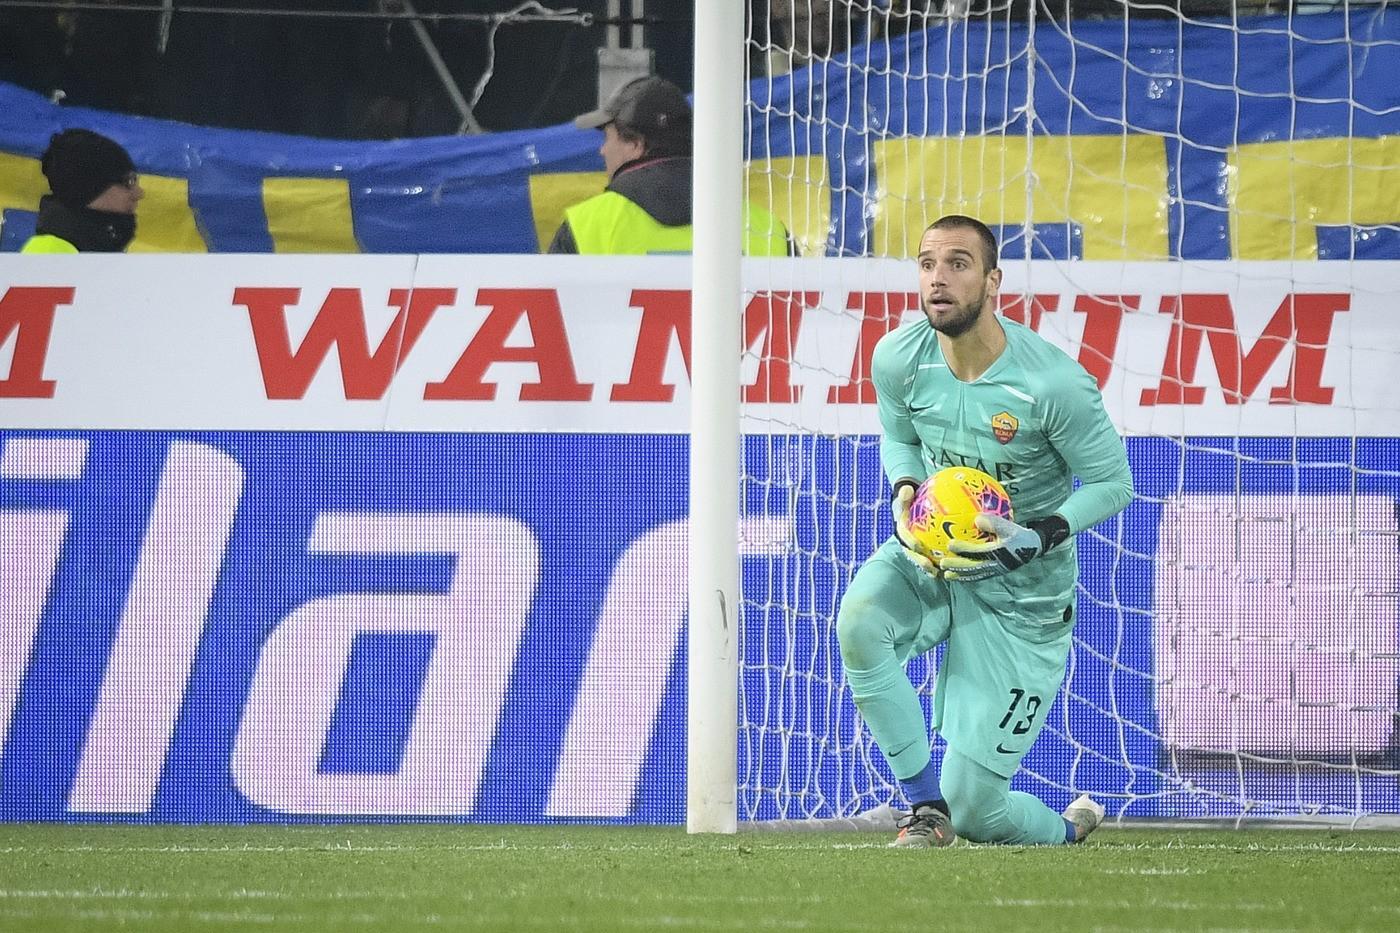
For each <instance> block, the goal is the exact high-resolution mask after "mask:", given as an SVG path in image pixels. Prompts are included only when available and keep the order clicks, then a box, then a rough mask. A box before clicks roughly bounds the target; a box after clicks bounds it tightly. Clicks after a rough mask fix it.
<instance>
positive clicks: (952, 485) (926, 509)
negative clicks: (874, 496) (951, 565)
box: [909, 466, 1011, 563]
mask: <svg viewBox="0 0 1400 933" xmlns="http://www.w3.org/2000/svg"><path fill="white" fill-rule="evenodd" d="M982 513H987V514H991V515H1000V516H1001V517H1002V518H1007V519H1009V518H1011V497H1010V496H1009V495H1007V494H1006V490H1005V489H1004V488H1003V487H1002V485H1001V483H999V482H997V481H996V480H995V479H993V478H992V477H991V476H989V475H987V474H986V473H983V472H982V471H981V470H976V469H973V468H972V467H963V466H955V467H945V468H944V469H942V470H939V471H938V472H937V473H935V474H933V475H932V476H930V477H929V478H928V479H926V480H924V484H923V485H922V486H920V487H919V490H918V492H916V493H914V501H913V502H912V503H911V504H910V506H909V531H910V533H911V534H912V535H913V536H914V544H915V545H916V546H917V547H918V549H919V550H921V551H922V552H923V553H924V555H925V556H926V557H928V558H929V559H930V560H932V561H933V562H934V563H938V562H939V561H941V560H942V559H943V558H944V557H947V556H948V555H949V554H951V553H952V551H950V550H949V549H948V545H949V544H950V543H951V542H953V541H968V542H974V541H990V540H992V535H989V534H987V533H986V532H984V531H982V530H980V529H979V528H978V527H977V524H976V521H977V516H978V515H979V514H982Z"/></svg>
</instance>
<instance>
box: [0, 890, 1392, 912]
mask: <svg viewBox="0 0 1400 933" xmlns="http://www.w3.org/2000/svg"><path fill="white" fill-rule="evenodd" d="M429 898H433V899H438V900H444V899H447V900H455V901H465V902H470V901H473V900H475V899H476V896H475V894H474V893H473V892H471V891H462V892H458V893H457V894H455V895H443V894H441V893H440V892H436V891H397V892H385V893H373V892H368V891H337V892H331V893H324V894H308V895H300V894H296V893H291V892H283V891H258V890H248V889H238V890H234V891H188V890H182V891H133V890H130V889H126V888H114V889H106V888H94V889H92V890H78V889H59V888H47V889H44V888H40V889H18V888H12V889H3V888H0V902H4V901H25V900H28V901H31V902H33V901H56V902H59V903H62V902H73V903H81V902H84V901H101V900H119V901H120V900H133V901H205V900H210V901H219V900H249V901H303V902H305V901H310V902H315V901H328V900H329V901H334V900H343V901H357V900H371V901H385V900H402V901H411V902H414V903H422V902H423V901H424V900H425V899H429ZM591 899H592V900H594V901H597V902H606V903H618V902H626V903H629V904H631V905H633V906H634V907H641V908H645V907H648V906H652V907H654V906H656V905H657V903H658V902H665V903H667V904H676V903H689V904H696V905H700V906H708V905H720V904H730V905H732V904H750V905H755V906H781V905H789V906H793V905H805V906H818V905H821V904H825V903H831V904H843V903H847V898H845V897H843V896H839V895H831V896H824V895H820V894H811V895H803V896H800V897H792V896H787V895H764V896H755V895H735V894H691V893H665V894H658V895H656V896H641V895H635V894H634V895H620V896H609V895H605V894H599V895H595V896H594V897H593V898H591ZM935 900H937V899H936V898H934V897H928V898H921V897H918V896H913V897H911V898H910V903H911V904H920V903H923V902H926V901H929V902H931V901H935ZM959 903H960V904H963V905H966V906H971V907H978V908H989V907H1011V908H1033V909H1041V908H1060V909H1070V910H1079V909H1090V910H1092V909H1103V908H1109V909H1121V910H1138V909H1142V908H1159V909H1166V910H1183V911H1190V910H1214V911H1220V910H1222V909H1224V910H1243V911H1260V910H1291V909H1292V907H1291V906H1290V905H1289V904H1287V903H1280V902H1278V901H1269V902H1256V901H1236V902H1232V903H1229V904H1222V903H1221V902H1218V901H1210V902H1198V901H1190V900H1184V899H1181V898H1176V897H1173V898H1170V899H1167V898H1155V897H1154V898H1143V899H1126V898H1115V899H1108V898H1005V897H993V898H989V899H986V900H982V901H970V900H966V899H962V900H960V901H959ZM249 909H250V910H251V909H252V905H251V904H250V907H249ZM1363 909H1365V910H1367V911H1369V912H1371V913H1387V914H1390V913H1400V905H1392V904H1378V905H1365V906H1364V907H1363ZM6 912H9V911H7V910H6V908H5V907H4V906H3V905H2V904H0V913H6ZM133 912H139V911H133ZM169 912H170V913H178V914H185V913H190V911H188V910H182V909H180V908H173V909H172V910H170V911H169ZM202 913H212V912H210V911H203V912H202ZM234 913H240V914H241V913H243V912H234ZM278 916H286V915H283V914H279V915H278ZM346 916H349V917H355V916H361V917H367V918H371V919H373V918H374V917H375V916H377V915H376V914H370V913H363V912H361V913H358V914H349V915H346ZM386 916H389V917H401V916H402V911H401V909H400V908H397V907H396V908H394V910H393V911H392V912H390V913H389V914H387V915H386ZM473 916H476V915H473Z"/></svg>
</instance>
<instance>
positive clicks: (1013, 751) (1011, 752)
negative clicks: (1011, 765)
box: [997, 742, 1020, 755]
mask: <svg viewBox="0 0 1400 933" xmlns="http://www.w3.org/2000/svg"><path fill="white" fill-rule="evenodd" d="M997 751H999V752H1001V753H1002V754H1003V755H1018V754H1020V752H1019V751H1018V750H1017V749H1014V748H1002V747H1001V743H1000V742H998V743H997Z"/></svg>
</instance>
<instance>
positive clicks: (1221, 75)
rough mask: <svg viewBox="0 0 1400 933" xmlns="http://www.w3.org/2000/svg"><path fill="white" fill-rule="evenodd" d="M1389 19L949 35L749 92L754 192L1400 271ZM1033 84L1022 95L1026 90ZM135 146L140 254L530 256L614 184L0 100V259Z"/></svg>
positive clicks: (561, 140)
mask: <svg viewBox="0 0 1400 933" xmlns="http://www.w3.org/2000/svg"><path fill="white" fill-rule="evenodd" d="M1396 74H1400V18H1398V17H1397V15H1396V14H1395V13H1393V12H1391V11H1388V10H1386V9H1384V8H1379V9H1365V10H1355V11H1352V12H1349V13H1345V12H1332V13H1322V14H1316V15H1307V16H1273V17H1254V18H1248V19H1239V20H1236V21H1234V22H1233V23H1230V24H1227V23H1223V22H1212V21H1208V20H1194V21H1191V22H1185V23H1182V22H1178V21H1176V20H1167V19H1163V20H1133V21H1130V22H1087V21H1086V22H1074V23H1072V24H1070V25H1068V26H1066V25H1063V24H1056V23H1039V24H1036V26H1035V28H1034V30H1032V29H1030V28H1028V27H1027V25H1026V24H1024V23H1014V24H987V23H976V22H956V23H954V22H950V23H946V24H943V25H940V26H938V27H936V28H933V29H930V30H928V31H926V32H921V33H916V34H912V35H909V36H906V37H901V38H899V39H897V40H893V41H889V42H879V43H872V44H871V45H868V46H862V47H860V48H858V49H856V50H853V51H852V52H850V53H848V54H846V55H843V56H839V57H837V58H835V59H833V60H832V61H830V62H818V63H816V64H814V65H812V66H811V67H809V68H806V69H803V70H802V71H799V72H797V73H795V74H792V75H789V76H783V77H780V78H771V79H770V78H763V79H757V80H755V81H754V82H753V83H752V84H751V86H750V90H749V96H750V101H749V111H748V117H747V120H746V132H747V136H748V155H749V197H750V199H751V200H753V201H754V202H755V203H758V204H759V205H760V206H763V207H766V208H768V209H769V210H771V211H773V212H774V213H775V214H777V215H778V217H779V218H780V219H782V220H783V221H784V222H785V223H786V224H787V225H788V227H789V229H790V230H792V231H793V233H794V235H795V237H796V239H797V240H798V243H799V245H800V247H801V249H802V252H803V254H804V255H877V256H904V255H908V253H909V251H910V249H911V248H912V243H913V239H914V237H916V236H917V235H918V232H919V231H920V230H922V228H923V225H924V224H925V222H926V221H927V220H928V219H930V218H931V217H933V216H936V215H938V214H941V213H947V212H963V213H972V214H976V215H977V216H979V217H981V218H983V219H986V220H987V221H989V223H991V224H992V225H993V227H994V228H996V229H998V231H999V232H1000V233H1001V234H1002V239H1003V240H1004V241H1005V243H1004V250H1003V254H1004V255H1005V256H1007V257H1008V258H1011V257H1016V256H1024V255H1026V253H1027V251H1028V246H1027V243H1026V232H1027V231H1028V230H1029V231H1030V234H1031V236H1030V245H1029V252H1030V255H1031V256H1032V258H1047V259H1070V258H1079V259H1091V260H1119V261H1136V260H1162V259H1188V260H1203V259H1237V260H1298V259H1353V258H1355V259H1375V258H1386V259H1395V258H1400V186H1396V185H1393V184H1388V183H1387V180H1388V178H1389V177H1390V173H1391V172H1392V171H1394V170H1395V169H1396V168H1400V140H1397V133H1400V84H1397V82H1396V81H1395V80H1394V76H1395V75H1396ZM1031 89H1033V90H1031ZM70 126H82V127H87V128H90V129H93V130H96V131H98V132H101V133H104V134H106V135H109V136H111V137H113V138H114V139H116V140H118V141H119V142H121V143H122V144H123V145H124V146H126V147H127V149H128V150H129V151H130V152H131V153H132V156H133V158H134V159H135V161H136V163H137V165H138V167H139V168H140V170H141V172H142V175H143V178H144V181H143V183H144V185H145V187H146V190H147V192H148V196H147V199H146V201H145V202H144V203H143V204H142V206H141V212H140V224H139V227H140V229H139V233H138V236H137V239H136V241H135V243H134V244H133V249H134V250H137V251H143V250H144V251H160V252H203V251H209V252H319V253H338V252H370V253H412V254H421V253H429V252H445V253H533V252H538V251H540V250H541V249H542V248H543V247H544V246H545V245H546V244H547V243H548V241H549V238H550V236H551V235H552V233H553V231H554V229H555V228H556V227H557V225H558V223H559V221H560V219H562V216H563V210H564V208H565V207H567V206H568V205H569V204H572V203H574V202H576V201H579V200H581V199H583V198H585V197H588V196H590V195H592V194H594V193H597V192H598V191H600V190H601V189H602V187H603V185H604V183H605V181H606V176H605V175H604V174H603V171H602V160H601V158H600V157H599V156H598V154H597V152H596V148H597V146H598V143H599V136H598V133H597V132H596V131H592V130H578V129H575V128H574V127H572V126H570V125H565V126H559V127H552V128H547V129H541V130H528V131H518V132H509V133H496V134H492V135H489V136H481V137H440V138H431V139H410V140H396V141H392V142H347V141H330V140H317V139H306V138H300V137H291V136H281V135H275V134H267V133H255V132H245V131H235V130H220V129H210V128H204V127H197V126H190V125H185V124H178V123H172V122H168V121H162V120H154V119H145V118H139V117H129V116H120V115H115V114H109V113H101V112H97V111H92V110H83V109H79V108H69V107H59V106H55V105H52V104H50V103H49V102H48V101H46V100H45V99H44V98H42V97H40V96H38V95H36V94H33V93H30V92H27V91H24V90H21V89H19V88H16V87H13V86H8V85H0V212H3V220H4V225H3V228H0V250H16V249H18V248H19V245H20V244H21V243H22V242H23V240H24V239H25V238H27V237H28V236H29V235H30V233H31V232H32V230H33V225H34V216H35V215H34V211H35V209H36V207H37V205H38V201H39V198H40V196H41V195H42V194H43V193H44V192H45V190H46V186H45V183H44V179H43V176H42V175H41V174H40V172H39V166H38V157H39V155H40V153H41V152H42V151H43V149H44V147H45V145H46V144H47V141H48V138H49V136H50V135H51V134H52V133H54V132H56V131H58V130H60V129H63V128H66V127H70Z"/></svg>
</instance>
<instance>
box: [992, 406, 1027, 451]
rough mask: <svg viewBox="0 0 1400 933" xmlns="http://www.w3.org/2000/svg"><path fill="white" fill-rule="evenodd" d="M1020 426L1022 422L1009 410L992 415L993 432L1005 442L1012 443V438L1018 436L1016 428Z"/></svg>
mask: <svg viewBox="0 0 1400 933" xmlns="http://www.w3.org/2000/svg"><path fill="white" fill-rule="evenodd" d="M1020 426H1021V422H1019V421H1017V420H1016V416H1015V415H1013V414H1012V413H1011V412H1009V411H1003V412H998V413H997V414H995V415H992V433H993V434H995V435H996V436H997V440H999V441H1001V442H1002V443H1003V444H1009V443H1011V439H1012V438H1013V437H1015V436H1016V429H1017V428H1019V427H1020Z"/></svg>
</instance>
